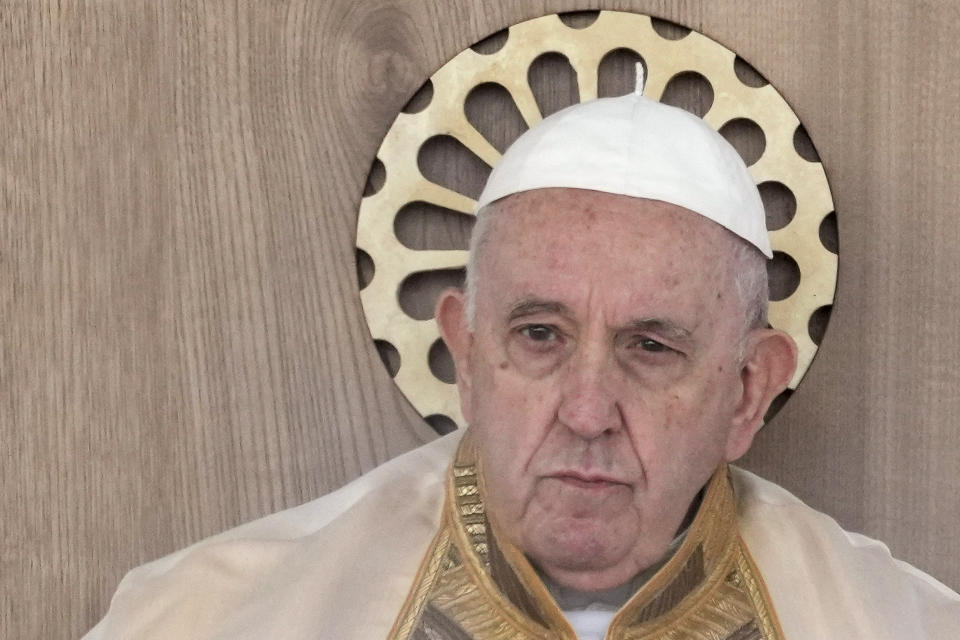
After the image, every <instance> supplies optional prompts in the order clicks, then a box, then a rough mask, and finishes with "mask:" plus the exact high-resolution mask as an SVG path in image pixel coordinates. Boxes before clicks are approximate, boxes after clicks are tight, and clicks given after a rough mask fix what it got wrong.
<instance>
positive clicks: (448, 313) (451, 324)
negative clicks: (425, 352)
mask: <svg viewBox="0 0 960 640" xmlns="http://www.w3.org/2000/svg"><path fill="white" fill-rule="evenodd" d="M434 315H435V317H436V320H437V326H438V327H439V329H440V337H441V338H443V341H444V343H446V345H447V349H448V350H449V351H450V355H451V356H452V357H453V364H454V367H456V370H457V389H458V390H459V391H460V408H461V410H462V412H463V417H464V418H465V419H466V420H467V422H468V423H469V422H470V375H469V371H470V367H469V363H470V348H471V344H472V342H473V333H472V332H471V331H470V325H469V319H468V318H467V306H466V298H465V296H464V293H463V292H462V291H460V290H459V289H447V290H445V291H443V292H442V293H441V294H440V297H439V298H438V299H437V307H436V311H435V314H434Z"/></svg>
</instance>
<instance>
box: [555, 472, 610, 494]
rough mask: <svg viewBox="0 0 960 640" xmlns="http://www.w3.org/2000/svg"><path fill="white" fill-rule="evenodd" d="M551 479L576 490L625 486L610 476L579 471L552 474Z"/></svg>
mask: <svg viewBox="0 0 960 640" xmlns="http://www.w3.org/2000/svg"><path fill="white" fill-rule="evenodd" d="M551 477H552V478H554V479H556V480H559V481H560V482H562V483H564V484H566V485H568V486H571V487H576V488H578V489H594V490H599V489H609V488H611V487H619V486H625V485H626V483H625V482H622V481H620V480H618V479H616V478H613V477H611V476H607V475H603V474H594V473H581V472H579V471H562V472H560V473H556V474H553V475H552V476H551Z"/></svg>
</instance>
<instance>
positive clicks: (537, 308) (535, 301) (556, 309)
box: [507, 298, 568, 321]
mask: <svg viewBox="0 0 960 640" xmlns="http://www.w3.org/2000/svg"><path fill="white" fill-rule="evenodd" d="M567 311H568V309H567V305H565V304H563V303H561V302H554V301H552V300H541V299H539V298H526V299H524V300H521V301H520V302H518V303H517V304H515V305H513V307H511V308H510V314H509V315H508V316H507V320H508V321H511V320H516V319H517V318H523V317H525V316H532V315H534V314H537V313H560V314H566V313H567Z"/></svg>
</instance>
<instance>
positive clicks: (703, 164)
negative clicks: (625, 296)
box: [476, 72, 773, 258]
mask: <svg viewBox="0 0 960 640" xmlns="http://www.w3.org/2000/svg"><path fill="white" fill-rule="evenodd" d="M639 76H640V73H639V72H638V87H642V79H639ZM547 187H568V188H574V189H591V190H594V191H604V192H607V193H615V194H622V195H627V196H633V197H636V198H649V199H652V200H661V201H663V202H669V203H671V204H675V205H678V206H681V207H684V208H685V209H689V210H691V211H693V212H695V213H699V214H700V215H702V216H704V217H706V218H709V219H710V220H713V221H714V222H716V223H718V224H720V225H722V226H724V227H726V228H727V229H729V230H730V231H732V232H733V233H735V234H737V235H738V236H740V237H741V238H743V239H744V240H746V241H748V242H749V243H751V244H752V245H754V246H755V247H757V248H758V249H759V250H760V251H761V252H762V253H763V254H764V255H765V256H767V257H768V258H771V257H773V253H772V251H771V249H770V239H769V237H768V236H767V227H766V219H765V216H764V212H763V202H762V201H761V199H760V193H759V192H758V191H757V187H756V184H754V181H753V178H752V177H751V176H750V172H749V171H748V170H747V167H746V165H744V163H743V160H742V159H741V158H740V155H739V154H738V153H737V152H736V150H735V149H734V148H733V147H732V146H731V145H730V143H728V142H727V141H726V140H725V139H724V138H723V136H721V135H720V134H719V133H717V132H716V131H714V130H713V128H711V127H710V125H708V124H707V123H705V122H704V121H703V120H701V119H700V118H698V117H696V116H694V115H693V114H691V113H688V112H686V111H684V110H683V109H678V108H676V107H671V106H669V105H665V104H661V103H659V102H656V101H654V100H650V99H649V98H646V97H644V96H643V95H642V94H641V92H640V91H639V90H638V91H636V92H634V93H631V94H629V95H625V96H621V97H618V98H600V99H598V100H592V101H590V102H584V103H581V104H577V105H573V106H571V107H567V108H566V109H563V110H562V111H558V112H557V113H554V114H553V115H551V116H549V117H547V118H545V119H544V120H543V121H542V122H540V123H539V124H537V125H536V126H534V127H533V128H531V129H530V130H529V131H527V132H526V133H524V134H523V135H521V136H520V137H519V138H517V140H516V141H515V142H514V143H513V144H512V145H511V146H510V148H509V149H507V151H506V153H504V154H503V158H502V159H501V160H500V162H499V163H498V164H497V166H496V167H495V168H494V169H493V171H492V172H491V173H490V177H489V179H488V180H487V184H486V187H484V189H483V193H481V194H480V198H479V200H478V201H477V207H476V209H477V210H479V209H480V208H482V207H484V206H486V205H487V204H490V203H491V202H493V201H495V200H499V199H500V198H503V197H505V196H508V195H511V194H514V193H520V192H523V191H531V190H533V189H543V188H547Z"/></svg>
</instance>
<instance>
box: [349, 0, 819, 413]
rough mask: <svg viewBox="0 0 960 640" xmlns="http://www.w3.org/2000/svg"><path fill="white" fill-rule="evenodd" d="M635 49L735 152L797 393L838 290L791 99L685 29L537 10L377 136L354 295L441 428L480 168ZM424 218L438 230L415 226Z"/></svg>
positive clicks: (774, 321) (652, 89) (665, 92)
mask: <svg viewBox="0 0 960 640" xmlns="http://www.w3.org/2000/svg"><path fill="white" fill-rule="evenodd" d="M631 58H632V59H636V60H641V61H642V63H643V64H644V66H645V68H646V77H647V81H646V85H645V88H644V94H645V95H646V96H647V97H649V98H652V99H656V100H663V101H664V102H670V103H671V104H677V105H678V106H682V107H686V108H688V109H689V110H691V111H693V112H695V113H696V114H697V115H699V116H702V117H703V119H704V120H705V121H706V122H707V123H708V124H710V125H711V126H713V127H714V128H715V129H717V130H718V131H720V133H721V134H723V135H724V136H725V137H727V138H728V140H730V141H731V143H732V144H733V145H734V147H736V148H737V150H738V151H739V152H740V153H741V155H742V156H743V157H744V160H745V162H746V163H747V165H748V167H749V170H750V173H751V175H752V176H753V178H754V180H755V181H756V183H757V185H758V188H759V190H760V193H761V196H762V197H763V199H764V205H765V208H766V210H767V226H768V229H769V231H770V240H771V244H772V246H773V250H774V259H773V260H771V261H770V269H769V270H770V276H771V278H770V280H771V299H770V316H769V317H770V324H771V325H772V326H774V327H776V328H778V329H781V330H783V331H786V332H787V333H789V334H790V335H791V336H792V337H793V339H794V340H795V341H796V343H797V346H798V348H799V363H798V367H797V371H796V374H795V375H794V377H793V380H792V381H791V383H790V388H791V389H794V388H796V386H797V384H798V383H799V382H800V380H801V378H802V377H803V376H804V374H805V373H806V371H807V369H808V368H809V366H810V363H811V362H812V360H813V358H814V355H815V354H816V352H817V348H818V344H819V340H820V338H821V337H822V333H823V327H824V326H825V323H826V320H827V318H828V316H829V309H830V305H832V303H833V298H834V293H835V289H836V277H837V254H836V216H835V214H834V206H833V199H832V197H831V193H830V187H829V184H828V183H827V178H826V175H825V173H824V170H823V167H822V165H821V164H820V162H819V159H818V158H817V156H816V152H815V151H814V150H813V146H812V144H811V143H810V140H809V138H808V137H807V135H806V132H805V130H804V128H803V127H802V126H801V125H800V122H799V120H798V118H797V116H796V114H794V112H793V110H792V109H791V108H790V106H789V105H788V104H787V103H786V101H785V100H784V99H783V97H782V96H781V95H780V94H779V93H778V92H777V91H776V89H774V88H773V86H771V85H770V84H768V83H767V82H766V81H765V80H764V79H763V78H762V76H760V75H759V74H758V73H757V72H756V71H754V70H753V69H752V68H751V67H749V65H747V64H746V63H745V62H744V61H743V60H741V59H740V58H738V57H737V56H736V54H735V53H734V52H733V51H730V50H729V49H727V48H726V47H724V46H722V45H720V44H719V43H717V42H715V41H713V40H711V39H710V38H708V37H706V36H704V35H702V34H700V33H697V32H695V31H689V30H686V29H683V28H681V27H678V26H677V25H672V24H670V23H663V22H660V21H657V20H655V19H651V18H650V17H649V16H645V15H638V14H633V13H622V12H614V11H602V12H594V13H592V14H589V15H586V16H584V15H582V14H580V15H576V16H558V15H550V16H544V17H542V18H537V19H534V20H529V21H527V22H522V23H520V24H517V25H514V26H512V27H510V28H509V29H508V30H507V31H506V32H501V33H500V34H496V35H495V36H492V37H491V38H488V39H487V40H485V41H483V42H482V43H478V45H475V46H474V47H471V48H469V49H467V50H465V51H462V52H461V53H459V54H458V55H457V56H456V57H454V58H453V59H452V60H450V61H449V62H447V63H446V64H445V65H443V67H441V68H440V69H439V70H438V71H437V72H436V73H435V74H434V75H433V76H432V77H431V78H430V79H429V81H428V82H427V83H426V84H425V85H424V87H423V88H422V89H421V90H420V91H419V92H418V93H417V95H416V96H414V98H413V99H412V100H411V102H410V104H408V105H407V107H405V108H404V111H403V112H402V113H400V114H399V115H397V118H396V120H395V121H394V122H393V125H392V126H391V127H390V130H389V131H388V132H387V134H386V136H385V137H384V140H383V143H382V145H381V146H380V149H379V151H378V152H377V161H376V162H375V163H374V170H373V171H372V173H371V180H370V181H369V183H368V190H367V193H366V195H365V196H364V198H363V200H362V202H361V205H360V213H359V218H358V221H357V249H358V256H359V258H360V259H361V272H362V273H363V274H366V275H362V276H361V293H360V297H361V301H362V303H363V309H364V312H365V315H366V319H367V323H368V325H369V328H370V333H371V335H372V337H373V338H374V340H375V341H376V342H377V345H378V348H380V350H381V354H382V355H383V356H384V361H385V362H388V368H389V369H390V370H391V375H393V377H394V380H395V382H396V384H397V385H398V386H399V387H400V389H401V391H402V392H403V393H404V395H405V396H406V397H407V399H408V400H409V401H410V402H411V404H412V405H413V406H414V408H415V409H416V410H417V411H418V412H419V413H420V414H421V415H423V416H424V417H426V418H427V419H428V421H430V422H431V424H432V425H434V427H435V428H437V429H438V430H441V431H443V430H445V429H444V427H443V425H449V426H450V427H452V425H453V424H456V425H458V426H464V421H463V416H462V415H461V413H460V405H459V399H458V396H457V390H456V386H455V384H453V380H452V375H451V374H450V371H449V363H447V364H444V355H445V350H444V348H443V346H442V344H441V343H439V342H438V340H439V332H438V329H437V325H436V323H435V321H434V320H433V319H432V318H431V317H430V311H431V310H432V299H431V298H432V297H433V296H435V295H436V293H437V291H438V290H439V288H440V286H441V285H442V284H444V283H451V282H452V283H456V282H457V281H458V278H459V277H462V271H463V269H464V267H465V265H466V263H467V237H468V232H469V227H470V222H471V218H472V216H473V209H474V204H475V198H476V197H477V195H478V194H479V189H480V187H482V184H483V181H484V179H485V177H486V174H487V173H488V172H489V169H490V168H491V167H493V166H495V165H496V163H497V162H498V160H499V159H500V151H501V150H502V149H504V148H505V147H506V145H507V143H509V142H510V141H511V140H510V138H513V137H516V135H519V133H522V131H523V130H525V129H526V128H529V127H531V126H533V125H535V124H536V123H537V122H539V121H540V120H541V119H542V118H543V117H544V116H545V115H548V112H550V111H552V110H556V109H557V108H558V107H559V106H565V105H557V104H555V103H556V101H557V96H558V95H561V97H562V94H563V91H564V88H565V87H566V90H567V92H568V93H569V94H570V96H571V98H570V99H569V100H568V101H567V102H571V103H572V102H575V101H577V100H579V101H581V102H582V101H586V100H592V99H594V98H597V97H598V96H603V95H617V93H615V92H614V93H611V92H610V91H608V90H606V89H605V88H604V84H605V82H606V80H605V79H608V78H609V76H610V70H611V69H613V70H614V71H616V68H617V65H616V64H612V63H615V62H617V61H618V60H620V61H624V60H627V61H628V62H629V59H631ZM631 67H632V64H629V65H628V64H621V65H620V71H621V73H620V75H621V76H623V78H624V82H620V83H619V86H620V87H621V90H620V91H619V94H622V93H626V92H627V91H629V90H631V89H632V86H629V84H627V82H628V80H627V79H632V78H633V71H632V68H631ZM551 73H553V74H554V75H555V76H556V77H551V76H550V74H551ZM617 82H618V81H616V80H615V81H614V84H617ZM607 84H609V82H607ZM684 86H685V87H686V88H685V89H684ZM545 88H546V89H545ZM684 92H686V93H684ZM684 95H686V98H685V99H684V98H683V96H684ZM678 96H679V98H678ZM478 100H479V103H478ZM483 101H486V103H484V102H483ZM491 119H492V120H491ZM510 122H516V126H515V127H513V129H514V130H512V131H511V130H510V126H509V123H510ZM504 123H506V124H504ZM491 125H493V126H491ZM378 182H379V183H380V184H377V183H378ZM372 185H373V186H372ZM430 225H434V226H437V227H439V228H441V230H440V231H439V232H437V231H436V230H435V231H434V232H433V233H431V232H428V231H424V229H426V228H427V227H429V226H430ZM451 238H452V239H451ZM371 272H372V276H370V275H369V274H370V273H371ZM411 296H412V297H413V298H417V297H418V296H419V297H420V298H421V300H420V301H419V302H418V301H417V300H414V301H413V302H409V301H408V300H407V298H410V297H411ZM451 421H452V422H451Z"/></svg>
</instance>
